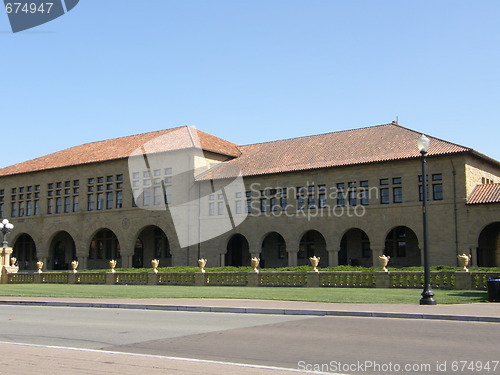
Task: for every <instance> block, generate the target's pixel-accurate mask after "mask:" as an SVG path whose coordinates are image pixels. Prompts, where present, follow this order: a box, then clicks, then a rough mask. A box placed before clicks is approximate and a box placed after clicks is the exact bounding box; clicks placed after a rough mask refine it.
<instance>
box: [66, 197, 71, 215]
mask: <svg viewBox="0 0 500 375" xmlns="http://www.w3.org/2000/svg"><path fill="white" fill-rule="evenodd" d="M70 210H71V198H70V197H64V213H68V212H70Z"/></svg>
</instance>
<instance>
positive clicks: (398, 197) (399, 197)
mask: <svg viewBox="0 0 500 375" xmlns="http://www.w3.org/2000/svg"><path fill="white" fill-rule="evenodd" d="M392 199H393V201H394V203H403V188H402V187H395V188H393V189H392Z"/></svg>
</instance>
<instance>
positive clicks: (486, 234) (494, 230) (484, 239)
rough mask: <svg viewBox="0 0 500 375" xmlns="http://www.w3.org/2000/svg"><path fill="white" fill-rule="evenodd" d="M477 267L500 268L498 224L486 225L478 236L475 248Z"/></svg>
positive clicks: (499, 230) (499, 223)
mask: <svg viewBox="0 0 500 375" xmlns="http://www.w3.org/2000/svg"><path fill="white" fill-rule="evenodd" d="M477 265H478V266H479V267H500V222H496V223H492V224H490V225H487V226H486V227H485V228H484V229H483V230H482V231H481V234H480V235H479V240H478V248H477Z"/></svg>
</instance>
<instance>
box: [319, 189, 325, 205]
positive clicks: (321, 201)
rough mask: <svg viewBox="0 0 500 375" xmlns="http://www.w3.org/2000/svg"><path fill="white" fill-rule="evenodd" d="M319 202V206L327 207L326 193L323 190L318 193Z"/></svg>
mask: <svg viewBox="0 0 500 375" xmlns="http://www.w3.org/2000/svg"><path fill="white" fill-rule="evenodd" d="M318 203H319V208H325V207H326V193H324V192H322V191H321V190H320V193H319V195H318Z"/></svg>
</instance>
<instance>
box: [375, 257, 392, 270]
mask: <svg viewBox="0 0 500 375" xmlns="http://www.w3.org/2000/svg"><path fill="white" fill-rule="evenodd" d="M390 259H391V257H390V256H388V255H379V257H378V261H379V263H380V267H382V271H384V272H388V271H387V265H388V264H389V260H390Z"/></svg>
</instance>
